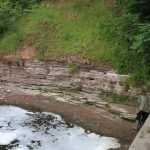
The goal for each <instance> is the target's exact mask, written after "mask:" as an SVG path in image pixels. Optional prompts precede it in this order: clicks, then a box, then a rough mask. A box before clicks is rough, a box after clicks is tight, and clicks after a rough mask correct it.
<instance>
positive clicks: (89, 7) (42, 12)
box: [0, 0, 117, 62]
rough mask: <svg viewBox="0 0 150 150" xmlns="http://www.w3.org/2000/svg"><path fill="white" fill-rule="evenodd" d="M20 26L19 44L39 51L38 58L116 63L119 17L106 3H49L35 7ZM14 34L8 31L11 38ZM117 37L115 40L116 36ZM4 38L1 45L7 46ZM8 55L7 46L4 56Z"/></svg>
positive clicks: (0, 51)
mask: <svg viewBox="0 0 150 150" xmlns="http://www.w3.org/2000/svg"><path fill="white" fill-rule="evenodd" d="M27 12H28V13H25V14H24V15H23V16H22V17H21V18H20V19H18V20H17V21H15V22H16V24H17V27H16V28H17V29H16V30H15V31H13V33H14V34H16V35H17V37H18V39H16V41H17V42H14V43H12V44H13V45H12V47H13V48H12V49H13V50H14V51H15V50H17V46H18V43H20V44H21V43H23V42H26V43H27V44H29V45H33V46H34V47H36V54H35V55H36V57H38V58H39V59H50V58H52V57H55V56H81V57H82V58H83V59H84V58H85V59H89V60H92V61H96V62H101V61H105V62H107V61H109V62H111V61H112V57H113V49H114V43H115V41H116V38H115V35H113V30H111V28H112V27H113V26H115V25H116V24H117V17H116V16H115V13H113V12H112V10H111V8H110V7H108V6H106V5H104V4H103V2H102V1H99V0H94V1H88V2H86V1H81V0H78V1H73V0H72V1H71V2H64V3H61V2H58V4H57V3H55V2H45V3H42V4H40V5H37V6H32V9H31V8H30V11H27ZM108 32H109V34H106V33H108ZM10 34H12V31H11V32H10V31H7V35H10ZM112 35H113V36H112ZM3 38H6V40H7V41H9V39H7V38H8V37H7V36H5V35H4V36H3V37H2V38H1V39H0V45H4V44H3ZM3 52H6V53H7V48H5V45H4V46H3V48H0V53H3Z"/></svg>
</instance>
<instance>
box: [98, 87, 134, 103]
mask: <svg viewBox="0 0 150 150" xmlns="http://www.w3.org/2000/svg"><path fill="white" fill-rule="evenodd" d="M100 97H102V98H104V99H105V100H106V101H108V102H109V103H117V104H125V105H134V103H135V101H134V98H132V97H131V96H129V95H122V94H116V93H113V92H107V91H104V90H103V89H100Z"/></svg>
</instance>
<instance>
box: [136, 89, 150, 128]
mask: <svg viewBox="0 0 150 150" xmlns="http://www.w3.org/2000/svg"><path fill="white" fill-rule="evenodd" d="M136 101H137V109H136V113H137V117H136V127H135V128H136V130H139V129H140V128H141V127H142V125H143V124H144V123H145V121H146V119H147V118H148V116H149V113H150V108H149V96H148V95H147V94H146V91H145V90H142V92H141V93H140V95H138V96H137V98H136Z"/></svg>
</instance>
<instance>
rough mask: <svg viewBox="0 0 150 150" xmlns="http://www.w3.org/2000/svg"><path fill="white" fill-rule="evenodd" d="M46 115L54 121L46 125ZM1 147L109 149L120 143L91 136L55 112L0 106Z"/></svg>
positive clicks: (42, 149)
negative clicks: (34, 111) (35, 111)
mask: <svg viewBox="0 0 150 150" xmlns="http://www.w3.org/2000/svg"><path fill="white" fill-rule="evenodd" d="M43 116H44V119H45V118H48V117H50V116H52V119H49V120H48V119H47V121H46V122H45V121H44V119H42V117H43ZM39 121H40V122H39ZM41 122H42V123H41ZM49 122H50V123H49ZM36 123H37V124H36ZM38 123H39V124H38ZM0 146H8V148H7V149H10V150H28V149H29V148H32V149H33V150H108V149H110V148H113V149H115V148H119V147H120V144H119V143H118V140H117V139H115V138H110V137H102V136H99V135H97V134H94V133H90V134H88V133H86V132H85V130H84V129H83V128H81V127H78V126H76V125H72V124H70V125H68V124H67V123H66V122H65V121H64V120H63V119H62V118H61V116H59V115H56V114H53V113H48V112H45V113H38V112H37V113H33V112H28V111H26V110H24V109H21V108H18V107H14V106H0ZM9 146H11V147H9Z"/></svg>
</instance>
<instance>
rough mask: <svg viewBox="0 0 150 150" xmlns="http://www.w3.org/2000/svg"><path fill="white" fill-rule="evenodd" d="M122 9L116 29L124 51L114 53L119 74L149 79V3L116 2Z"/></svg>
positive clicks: (147, 1)
mask: <svg viewBox="0 0 150 150" xmlns="http://www.w3.org/2000/svg"><path fill="white" fill-rule="evenodd" d="M117 2H118V4H119V5H121V7H122V10H123V11H122V14H121V16H120V18H119V20H120V24H119V26H118V29H117V33H118V35H119V39H120V42H119V44H122V45H124V47H125V48H124V49H122V50H120V51H116V56H117V61H116V66H117V68H118V70H119V71H120V72H123V73H124V72H126V73H127V72H132V73H135V74H137V75H140V77H141V76H142V77H143V78H149V77H150V3H149V0H124V1H123V0H117Z"/></svg>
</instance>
